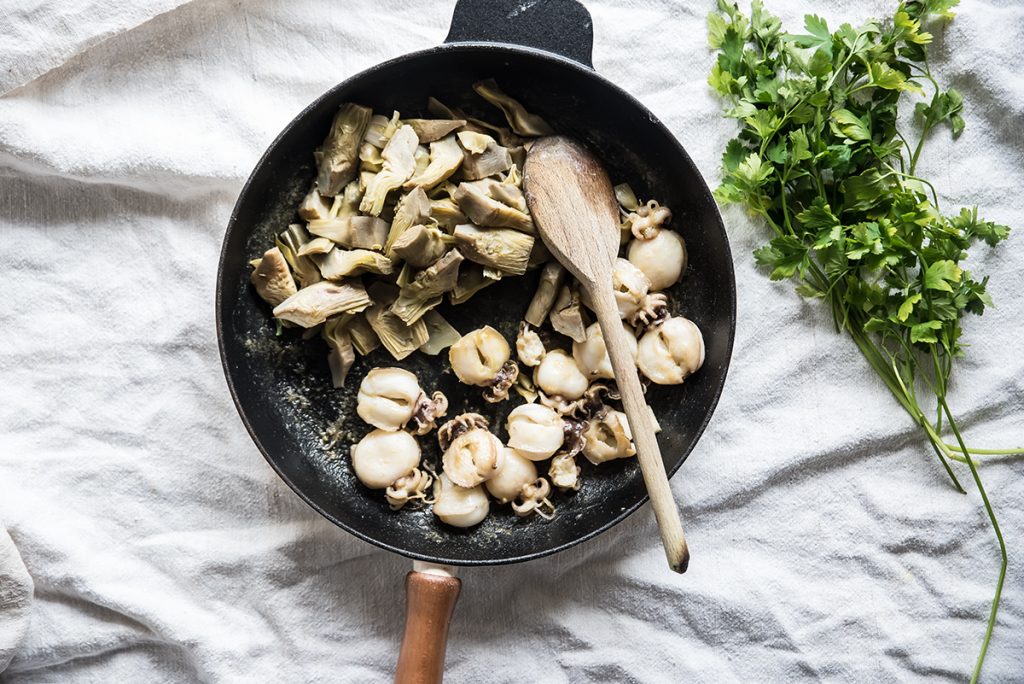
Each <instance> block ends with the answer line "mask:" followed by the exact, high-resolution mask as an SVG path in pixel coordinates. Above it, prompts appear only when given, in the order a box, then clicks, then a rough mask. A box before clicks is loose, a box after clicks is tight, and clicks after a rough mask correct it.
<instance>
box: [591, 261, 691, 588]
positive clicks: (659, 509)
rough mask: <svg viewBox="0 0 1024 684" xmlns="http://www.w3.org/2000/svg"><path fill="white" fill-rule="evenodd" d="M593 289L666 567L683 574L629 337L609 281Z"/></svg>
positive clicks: (678, 535) (680, 544) (678, 524)
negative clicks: (652, 510) (666, 562)
mask: <svg viewBox="0 0 1024 684" xmlns="http://www.w3.org/2000/svg"><path fill="white" fill-rule="evenodd" d="M592 289H593V291H592V292H591V293H590V295H591V300H592V302H593V303H594V307H595V309H596V313H597V321H598V323H599V324H600V325H601V334H602V336H603V337H604V343H605V347H607V349H608V356H609V358H610V359H611V362H612V370H613V371H614V372H615V382H616V384H617V385H618V387H619V393H620V394H621V395H622V406H623V408H625V410H626V418H627V419H628V420H629V428H630V430H631V431H632V433H633V442H634V444H635V445H636V449H637V459H638V460H639V461H640V470H641V472H642V473H643V476H644V484H645V485H646V486H647V494H648V496H650V497H651V506H653V507H654V517H655V518H656V519H657V521H658V529H659V530H660V532H661V543H662V544H663V545H664V547H665V555H666V556H667V557H668V564H669V567H671V568H672V570H674V571H675V572H679V573H682V572H686V566H687V565H688V564H689V562H690V551H689V549H688V548H687V546H686V537H685V535H684V534H683V521H682V520H681V519H680V517H679V508H678V506H676V502H675V499H674V498H673V497H672V489H671V488H670V487H669V485H668V475H667V474H666V473H665V463H664V461H662V460H661V449H660V448H659V447H658V438H657V436H656V435H655V424H654V415H653V414H652V413H651V409H650V407H649V406H648V405H647V402H646V400H645V399H644V391H643V387H642V386H641V384H640V376H639V375H637V371H636V362H635V361H634V359H633V354H632V352H631V350H630V346H629V342H628V340H627V339H626V335H627V334H628V333H627V332H626V331H625V330H623V329H622V321H621V319H620V318H619V311H618V308H617V306H616V304H615V295H614V294H613V293H612V289H611V282H610V280H606V281H604V282H603V283H602V282H598V283H597V285H596V287H594V288H592Z"/></svg>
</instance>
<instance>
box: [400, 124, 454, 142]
mask: <svg viewBox="0 0 1024 684" xmlns="http://www.w3.org/2000/svg"><path fill="white" fill-rule="evenodd" d="M402 123H404V124H407V125H409V126H412V130H414V131H416V137H417V138H419V139H420V142H421V143H432V142H434V141H435V140H440V139H441V138H443V137H445V136H446V135H448V134H449V133H452V132H453V131H455V130H457V129H459V128H462V127H463V126H465V125H466V120H465V119H404V120H403V121H402Z"/></svg>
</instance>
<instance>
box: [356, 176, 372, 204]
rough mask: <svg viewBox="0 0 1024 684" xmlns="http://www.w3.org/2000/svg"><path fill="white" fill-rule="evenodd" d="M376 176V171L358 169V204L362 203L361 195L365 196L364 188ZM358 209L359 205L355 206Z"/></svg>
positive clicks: (368, 185) (367, 186)
mask: <svg viewBox="0 0 1024 684" xmlns="http://www.w3.org/2000/svg"><path fill="white" fill-rule="evenodd" d="M376 177H377V172H376V171H360V172H359V204H362V203H363V199H362V198H363V197H366V189H367V188H369V187H370V184H371V183H373V179H374V178H376ZM356 210H357V211H358V210H359V207H356Z"/></svg>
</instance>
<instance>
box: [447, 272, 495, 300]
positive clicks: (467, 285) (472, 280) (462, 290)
mask: <svg viewBox="0 0 1024 684" xmlns="http://www.w3.org/2000/svg"><path fill="white" fill-rule="evenodd" d="M496 282H498V281H496V280H492V279H490V278H488V277H486V276H485V275H484V269H483V267H482V266H478V265H477V264H466V265H465V266H463V267H462V268H460V269H459V279H458V280H457V281H456V283H455V287H454V288H453V289H452V291H451V294H449V295H448V300H449V301H450V302H451V303H452V304H453V305H458V304H463V303H465V302H466V301H468V300H469V299H470V298H471V297H472V296H473V295H475V294H476V293H477V292H479V291H480V290H482V289H484V288H485V287H487V286H488V285H493V284H494V283H496Z"/></svg>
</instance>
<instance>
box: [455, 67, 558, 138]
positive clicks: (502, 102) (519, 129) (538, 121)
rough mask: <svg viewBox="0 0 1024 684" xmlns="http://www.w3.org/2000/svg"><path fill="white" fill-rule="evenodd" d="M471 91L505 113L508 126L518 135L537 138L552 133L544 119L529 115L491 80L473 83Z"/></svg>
mask: <svg viewBox="0 0 1024 684" xmlns="http://www.w3.org/2000/svg"><path fill="white" fill-rule="evenodd" d="M473 90H475V91H476V92H477V94H478V95H479V96H480V97H482V98H484V99H485V100H487V101H488V102H490V103H491V104H492V105H494V106H495V107H498V108H500V109H501V111H502V112H504V113H505V118H506V119H508V125H509V126H511V127H512V130H513V131H515V132H516V133H518V134H519V135H529V136H533V137H537V136H541V135H551V134H552V133H554V130H553V129H552V128H551V126H549V125H548V124H547V122H546V121H544V119H542V118H540V117H539V116H537V115H536V114H530V113H529V112H527V111H526V108H525V107H523V105H522V104H521V103H520V102H519V101H517V100H515V99H513V98H511V97H509V96H508V95H506V94H505V93H504V92H503V91H502V90H501V88H499V87H498V84H497V83H495V82H494V79H493V78H489V79H487V80H486V81H478V82H477V83H474V84H473Z"/></svg>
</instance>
